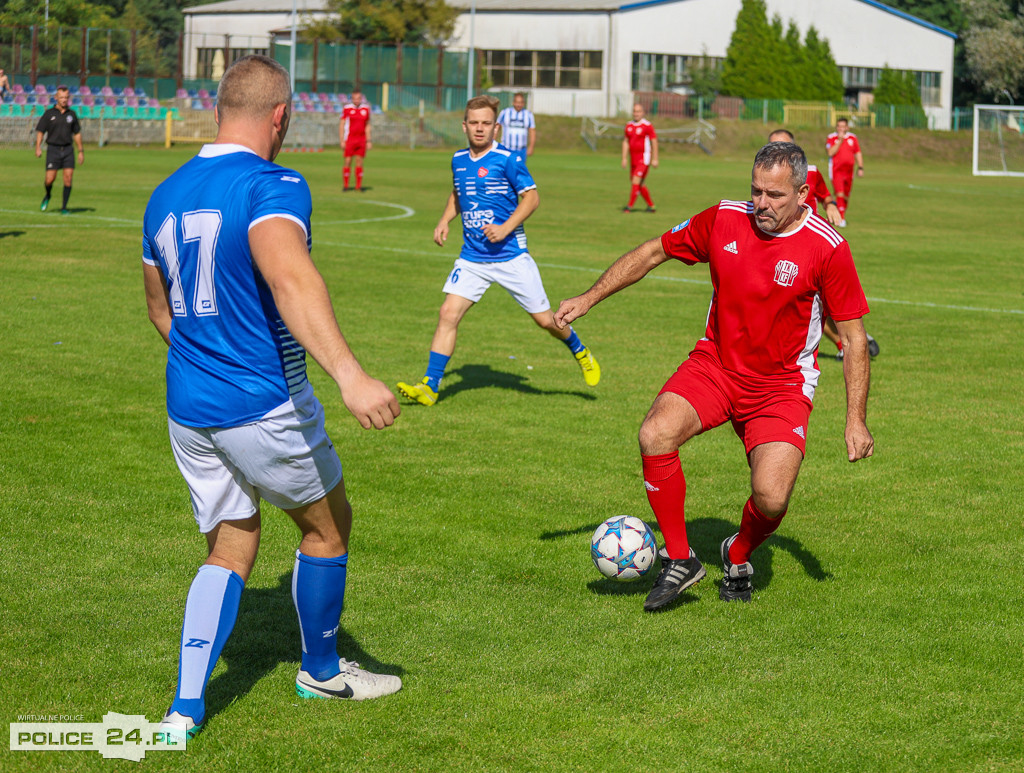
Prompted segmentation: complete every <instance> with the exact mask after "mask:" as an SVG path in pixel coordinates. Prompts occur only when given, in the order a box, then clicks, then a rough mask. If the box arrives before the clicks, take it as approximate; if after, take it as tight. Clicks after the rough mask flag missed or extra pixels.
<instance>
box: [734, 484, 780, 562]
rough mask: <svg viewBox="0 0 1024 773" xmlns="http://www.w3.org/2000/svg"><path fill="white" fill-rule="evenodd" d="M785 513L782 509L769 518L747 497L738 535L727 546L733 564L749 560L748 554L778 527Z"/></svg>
mask: <svg viewBox="0 0 1024 773" xmlns="http://www.w3.org/2000/svg"><path fill="white" fill-rule="evenodd" d="M785 515H786V511H785V510H783V511H782V515H780V516H779V517H778V518H769V517H768V516H767V515H765V514H764V513H762V512H761V511H760V510H758V509H757V507H756V506H755V505H754V500H753V499H748V500H747V503H746V504H745V505H743V518H742V519H741V520H740V533H739V536H737V537H736V539H734V540H733V541H732V545H730V546H729V560H730V561H732V562H733V563H734V564H745V563H746V562H747V561H749V560H750V554H751V553H753V552H754V550H756V549H757V547H758V546H759V545H760V544H761V543H762V542H764V541H765V540H766V539H768V538H769V537H770V536H771V535H772V534H773V533H774V532H775V530H776V529H777V528H779V524H780V523H782V519H783V517H784V516H785Z"/></svg>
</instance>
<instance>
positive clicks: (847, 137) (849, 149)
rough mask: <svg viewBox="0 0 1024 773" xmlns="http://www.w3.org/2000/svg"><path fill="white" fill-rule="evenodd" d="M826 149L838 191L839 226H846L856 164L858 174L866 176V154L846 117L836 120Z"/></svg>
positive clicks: (833, 183) (833, 184) (833, 181)
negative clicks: (834, 128) (862, 150)
mask: <svg viewBox="0 0 1024 773" xmlns="http://www.w3.org/2000/svg"><path fill="white" fill-rule="evenodd" d="M825 150H826V151H827V152H828V173H829V176H831V177H832V189H833V190H834V191H835V192H836V203H837V204H838V205H839V214H840V216H841V219H840V221H839V227H840V228H845V227H846V208H847V207H848V206H849V204H850V191H852V190H853V167H854V164H856V166H857V176H858V177H863V176H864V154H863V153H861V150H860V142H858V141H857V135H856V134H854V133H853V132H851V131H850V122H849V121H847V120H846V119H845V118H840V119H839V120H838V121H836V130H835V131H834V132H832V133H831V134H830V135H828V137H826V138H825Z"/></svg>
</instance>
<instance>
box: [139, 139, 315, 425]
mask: <svg viewBox="0 0 1024 773" xmlns="http://www.w3.org/2000/svg"><path fill="white" fill-rule="evenodd" d="M312 209H313V204H312V199H311V197H310V193H309V186H308V185H307V184H306V181H305V180H304V179H303V178H302V176H301V175H300V174H299V173H298V172H294V171H291V170H289V169H285V168H284V167H281V166H278V165H277V164H274V163H272V162H270V161H267V160H265V159H263V158H260V157H259V156H258V155H256V153H254V152H253V151H251V150H249V149H248V148H245V147H242V146H240V145H229V144H213V145H205V146H204V147H203V149H202V150H201V151H200V152H199V155H197V156H196V157H195V158H193V159H192V160H191V161H189V162H188V163H186V164H185V165H184V166H182V167H181V168H180V169H178V170H177V171H176V172H175V173H174V174H172V175H171V176H170V177H169V178H168V179H167V180H165V181H164V182H163V183H161V184H160V186H159V187H158V188H157V189H156V191H154V192H153V195H152V197H151V198H150V200H149V205H148V206H147V207H146V215H145V220H144V227H143V238H142V260H143V261H144V262H145V263H148V264H149V265H153V266H158V267H159V268H160V271H161V272H162V273H163V276H164V281H165V283H166V285H167V290H168V296H169V298H170V305H171V311H172V313H173V320H172V323H171V334H170V339H171V345H170V349H169V350H168V353H167V413H168V415H169V416H170V417H171V418H172V419H174V420H175V421H176V422H178V423H179V424H184V425H186V426H191V427H236V426H240V425H242V424H248V423H251V422H253V421H256V420H257V419H259V418H260V417H262V416H264V415H265V414H267V413H268V412H270V411H271V410H273V409H274V408H276V407H278V406H280V405H281V404H283V403H284V402H286V401H287V400H288V399H289V397H290V396H291V395H294V394H297V393H298V392H299V391H301V390H302V389H303V387H305V385H306V383H307V381H306V352H305V349H303V348H302V347H301V346H300V345H299V344H298V342H297V341H296V340H295V339H294V338H293V337H292V335H291V333H289V332H288V329H287V328H286V327H285V324H284V322H283V321H282V320H281V315H280V313H279V312H278V310H277V306H276V304H275V303H274V298H273V295H272V294H271V292H270V288H269V287H268V286H267V283H266V281H265V280H264V279H263V277H262V276H261V275H260V272H259V270H258V269H257V268H256V265H255V263H254V262H253V257H252V253H251V251H250V249H249V229H250V228H252V227H253V226H254V225H256V224H257V223H259V222H261V221H263V220H267V219H269V218H273V217H284V218H287V219H289V220H293V221H295V222H296V223H298V224H299V225H300V226H301V227H302V229H303V231H304V232H305V233H306V243H307V246H309V245H311V237H310V215H311V213H312Z"/></svg>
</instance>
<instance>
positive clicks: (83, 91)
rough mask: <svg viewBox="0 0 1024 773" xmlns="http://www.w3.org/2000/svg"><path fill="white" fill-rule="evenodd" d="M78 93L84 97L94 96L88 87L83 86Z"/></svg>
mask: <svg viewBox="0 0 1024 773" xmlns="http://www.w3.org/2000/svg"><path fill="white" fill-rule="evenodd" d="M78 93H79V94H81V95H82V96H83V97H87V96H89V95H90V94H92V89H90V88H89V87H88V86H82V87H80V88H79V89H78Z"/></svg>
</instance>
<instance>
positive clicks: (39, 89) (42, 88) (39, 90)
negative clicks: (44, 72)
mask: <svg viewBox="0 0 1024 773" xmlns="http://www.w3.org/2000/svg"><path fill="white" fill-rule="evenodd" d="M32 93H33V94H45V93H46V86H44V85H43V84H42V83H37V84H36V87H35V88H34V89H32Z"/></svg>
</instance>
